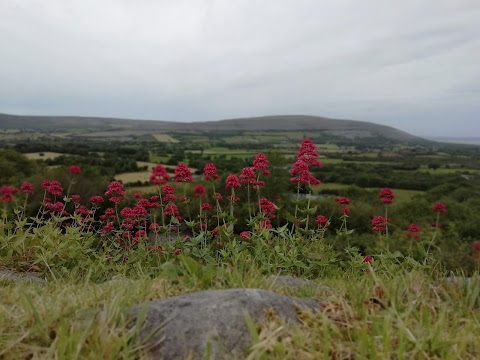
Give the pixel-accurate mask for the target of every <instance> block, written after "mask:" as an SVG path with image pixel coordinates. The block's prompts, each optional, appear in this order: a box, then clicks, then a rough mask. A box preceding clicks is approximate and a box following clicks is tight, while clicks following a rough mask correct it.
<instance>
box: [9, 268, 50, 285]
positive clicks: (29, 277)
mask: <svg viewBox="0 0 480 360" xmlns="http://www.w3.org/2000/svg"><path fill="white" fill-rule="evenodd" d="M0 281H7V282H14V283H18V282H37V283H44V282H45V279H44V278H43V277H42V276H41V275H40V274H38V273H35V272H28V271H27V272H16V271H12V270H8V269H0Z"/></svg>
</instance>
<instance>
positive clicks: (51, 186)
mask: <svg viewBox="0 0 480 360" xmlns="http://www.w3.org/2000/svg"><path fill="white" fill-rule="evenodd" d="M42 189H44V190H45V191H47V192H48V193H49V194H52V195H53V196H62V193H63V188H62V185H61V184H60V182H59V181H57V180H43V181H42Z"/></svg>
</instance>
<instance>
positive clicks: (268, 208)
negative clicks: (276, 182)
mask: <svg viewBox="0 0 480 360" xmlns="http://www.w3.org/2000/svg"><path fill="white" fill-rule="evenodd" d="M276 210H277V207H276V206H275V204H274V203H272V202H271V201H269V200H268V199H266V198H261V199H260V211H261V212H262V213H263V215H264V216H266V217H268V218H270V219H273V218H274V217H275V214H274V213H275V211H276Z"/></svg>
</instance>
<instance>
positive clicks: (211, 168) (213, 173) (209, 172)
mask: <svg viewBox="0 0 480 360" xmlns="http://www.w3.org/2000/svg"><path fill="white" fill-rule="evenodd" d="M203 174H204V175H205V180H206V181H211V180H216V179H219V178H220V175H218V173H217V168H216V167H215V165H214V164H212V163H208V164H205V167H204V168H203Z"/></svg>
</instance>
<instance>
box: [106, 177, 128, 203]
mask: <svg viewBox="0 0 480 360" xmlns="http://www.w3.org/2000/svg"><path fill="white" fill-rule="evenodd" d="M105 196H108V197H109V199H108V200H109V201H110V202H112V203H114V204H115V205H118V204H120V202H121V201H122V199H123V197H124V196H125V190H124V189H123V185H122V183H120V182H118V181H112V182H111V183H110V184H108V188H107V191H106V192H105Z"/></svg>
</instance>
